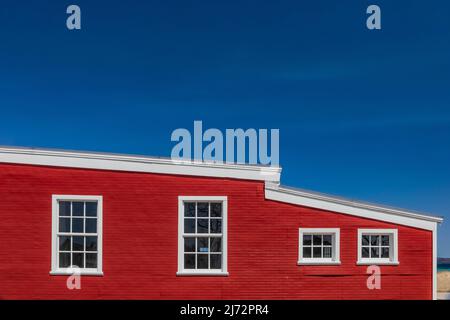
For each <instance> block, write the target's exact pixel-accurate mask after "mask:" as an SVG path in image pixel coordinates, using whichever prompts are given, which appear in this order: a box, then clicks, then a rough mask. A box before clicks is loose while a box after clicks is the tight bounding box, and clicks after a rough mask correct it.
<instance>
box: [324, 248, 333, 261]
mask: <svg viewBox="0 0 450 320" xmlns="http://www.w3.org/2000/svg"><path fill="white" fill-rule="evenodd" d="M323 257H324V258H332V247H323Z"/></svg>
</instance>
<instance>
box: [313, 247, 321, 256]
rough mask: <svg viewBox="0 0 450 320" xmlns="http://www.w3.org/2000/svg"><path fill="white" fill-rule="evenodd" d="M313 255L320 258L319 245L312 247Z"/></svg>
mask: <svg viewBox="0 0 450 320" xmlns="http://www.w3.org/2000/svg"><path fill="white" fill-rule="evenodd" d="M313 257H314V258H322V248H321V247H314V248H313Z"/></svg>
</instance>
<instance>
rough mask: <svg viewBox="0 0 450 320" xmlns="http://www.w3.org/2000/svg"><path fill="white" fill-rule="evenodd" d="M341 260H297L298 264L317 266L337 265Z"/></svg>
mask: <svg viewBox="0 0 450 320" xmlns="http://www.w3.org/2000/svg"><path fill="white" fill-rule="evenodd" d="M340 264H341V261H326V260H325V261H321V260H310V261H308V260H301V261H297V265H298V266H317V265H319V266H320V265H322V266H327V265H328V266H337V265H340Z"/></svg>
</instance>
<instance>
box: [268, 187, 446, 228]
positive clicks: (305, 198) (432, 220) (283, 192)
mask: <svg viewBox="0 0 450 320" xmlns="http://www.w3.org/2000/svg"><path fill="white" fill-rule="evenodd" d="M265 196H266V199H268V200H274V201H280V202H286V203H290V204H296V205H301V206H305V207H312V208H317V209H322V210H327V211H333V212H338V213H343V214H348V215H354V216H359V217H363V218H368V219H374V220H379V221H385V222H390V223H394V224H400V225H406V226H411V227H415V228H420V229H425V230H430V231H432V230H434V228H435V226H436V224H437V223H441V222H442V221H443V218H441V217H436V216H429V215H424V214H419V213H416V212H411V211H407V210H403V209H394V208H390V207H386V206H380V205H375V204H368V203H364V202H359V201H352V200H346V199H343V198H339V197H333V196H329V195H324V194H318V193H314V192H309V191H304V190H298V189H294V188H288V187H283V186H279V185H278V184H274V183H266V185H265Z"/></svg>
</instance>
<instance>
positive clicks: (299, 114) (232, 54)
mask: <svg viewBox="0 0 450 320" xmlns="http://www.w3.org/2000/svg"><path fill="white" fill-rule="evenodd" d="M93 2H94V1H81V0H80V1H79V0H75V1H73V2H66V1H45V2H44V1H27V2H25V1H4V2H2V5H1V10H0V22H1V28H0V40H1V41H0V108H1V117H0V120H1V126H0V144H3V145H16V146H36V147H51V148H53V147H55V148H67V149H82V150H95V151H110V152H121V153H140V154H148V155H158V156H169V155H170V152H171V148H172V146H173V145H174V143H172V142H171V141H170V134H171V132H172V131H173V130H174V129H176V128H180V127H181V128H189V129H190V128H192V126H193V121H194V120H202V121H203V125H204V127H206V128H212V127H214V128H219V129H222V130H225V129H226V128H269V129H270V128H279V129H280V162H281V165H282V167H283V175H282V183H283V184H286V185H291V186H296V187H301V188H306V189H312V190H316V191H320V192H325V193H331V194H337V195H341V196H346V197H350V198H356V199H362V200H367V201H372V202H379V203H384V204H390V205H394V206H398V207H404V208H408V209H414V210H419V211H424V212H430V213H433V214H436V215H442V216H446V217H447V219H450V212H449V208H450V196H449V195H450V170H449V164H450V148H449V142H450V89H449V88H450V59H449V57H450V20H449V19H448V12H449V9H450V3H448V1H444V0H442V1H413V0H408V1H400V0H397V1H371V2H369V1H362V0H361V1H335V0H319V1H300V0H295V1H282V0H281V1H270V2H269V1H248V0H239V1H233V0H227V1H222V0H221V1H217V0H207V1H204V0H198V1H194V2H192V1H181V0H179V1H174V0H164V1H145V3H144V1H95V3H93ZM72 3H74V4H77V5H79V6H80V7H81V11H82V30H80V31H68V30H67V29H66V27H65V20H66V17H67V15H66V13H65V11H66V7H67V6H68V5H69V4H72ZM373 3H375V4H378V5H379V6H380V7H381V10H382V30H381V31H369V30H367V29H366V28H365V20H366V14H365V10H366V8H367V6H368V5H369V4H373ZM439 231H440V233H439V254H440V255H441V256H447V257H450V245H449V244H450V227H449V224H448V221H447V222H444V224H443V225H442V226H441V227H440V230H439Z"/></svg>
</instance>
